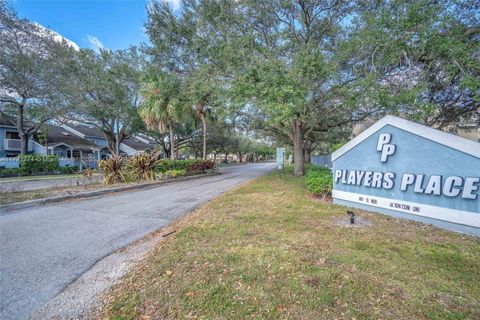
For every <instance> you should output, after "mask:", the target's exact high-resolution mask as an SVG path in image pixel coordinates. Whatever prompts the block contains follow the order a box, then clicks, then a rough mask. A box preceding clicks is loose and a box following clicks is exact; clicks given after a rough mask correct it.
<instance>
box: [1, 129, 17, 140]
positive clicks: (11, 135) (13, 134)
mask: <svg viewBox="0 0 480 320" xmlns="http://www.w3.org/2000/svg"><path fill="white" fill-rule="evenodd" d="M5 138H6V139H15V140H19V139H20V136H19V135H18V132H15V131H7V132H5Z"/></svg>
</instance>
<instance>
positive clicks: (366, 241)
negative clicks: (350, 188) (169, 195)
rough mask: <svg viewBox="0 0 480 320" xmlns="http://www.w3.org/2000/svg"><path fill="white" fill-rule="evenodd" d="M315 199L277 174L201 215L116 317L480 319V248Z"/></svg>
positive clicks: (125, 287) (117, 294)
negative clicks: (359, 221) (353, 220)
mask: <svg viewBox="0 0 480 320" xmlns="http://www.w3.org/2000/svg"><path fill="white" fill-rule="evenodd" d="M357 213H358V215H359V216H361V217H362V218H364V219H367V220H369V221H370V222H371V226H367V227H364V228H347V227H342V226H338V225H337V223H336V221H337V220H338V219H339V218H340V217H345V218H346V215H345V208H343V207H340V206H336V205H331V204H326V203H321V202H318V201H316V200H314V199H312V198H311V197H309V196H308V195H307V194H306V192H305V188H304V186H303V180H302V179H297V178H292V177H289V176H286V175H282V174H279V173H274V174H271V175H268V176H265V177H262V178H259V179H257V180H255V181H253V182H251V183H248V184H246V185H243V186H241V187H239V188H237V189H235V190H233V191H231V192H229V193H227V194H225V195H223V196H221V197H220V198H218V199H216V200H214V201H212V202H210V203H209V204H207V205H206V206H204V207H202V208H200V209H199V210H197V211H196V212H195V213H193V214H192V215H191V216H190V217H188V218H186V219H187V221H188V223H185V222H184V223H183V224H182V223H180V225H179V226H178V227H177V230H179V231H178V232H177V233H175V234H173V235H172V236H170V238H169V239H168V240H166V241H163V242H161V243H160V244H159V245H158V246H157V247H156V249H155V250H154V252H153V253H152V254H151V255H150V256H149V257H148V258H147V259H146V260H145V261H144V262H143V263H142V264H141V265H139V266H138V268H137V269H136V270H135V271H134V272H132V273H130V274H129V275H128V276H127V277H126V278H125V279H124V280H123V281H122V283H121V285H119V286H117V287H116V288H115V289H114V290H113V292H112V293H110V294H109V295H108V296H107V297H106V300H105V301H106V302H105V309H104V312H105V316H107V317H108V318H110V319H246V318H254V319H479V318H480V286H479V283H480V241H479V240H477V239H474V238H471V237H467V236H462V235H459V234H455V233H451V232H447V231H443V230H440V229H436V228H434V227H431V226H426V225H422V224H419V223H415V222H410V221H404V220H398V219H394V218H389V217H386V216H382V215H377V214H370V213H366V212H357Z"/></svg>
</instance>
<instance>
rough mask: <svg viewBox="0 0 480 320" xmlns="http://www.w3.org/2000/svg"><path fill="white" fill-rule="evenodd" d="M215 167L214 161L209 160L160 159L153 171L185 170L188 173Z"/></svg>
mask: <svg viewBox="0 0 480 320" xmlns="http://www.w3.org/2000/svg"><path fill="white" fill-rule="evenodd" d="M213 169H215V163H214V162H213V161H210V160H170V159H165V160H160V161H158V163H157V165H156V167H155V171H156V172H158V173H165V172H167V171H172V170H185V172H186V173H188V174H194V173H204V172H208V171H211V170H213Z"/></svg>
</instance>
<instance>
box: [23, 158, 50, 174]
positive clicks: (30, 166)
mask: <svg viewBox="0 0 480 320" xmlns="http://www.w3.org/2000/svg"><path fill="white" fill-rule="evenodd" d="M18 158H19V160H20V172H21V173H22V174H25V175H33V174H39V173H43V174H45V173H53V172H55V171H57V170H58V168H59V162H58V156H56V155H48V156H43V155H39V154H22V155H20V156H19V157H18Z"/></svg>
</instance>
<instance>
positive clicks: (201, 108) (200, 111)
mask: <svg viewBox="0 0 480 320" xmlns="http://www.w3.org/2000/svg"><path fill="white" fill-rule="evenodd" d="M195 111H196V112H197V115H198V117H199V118H200V121H201V122H202V128H203V160H205V159H207V121H206V120H205V112H206V103H204V102H202V103H197V104H196V105H195Z"/></svg>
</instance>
